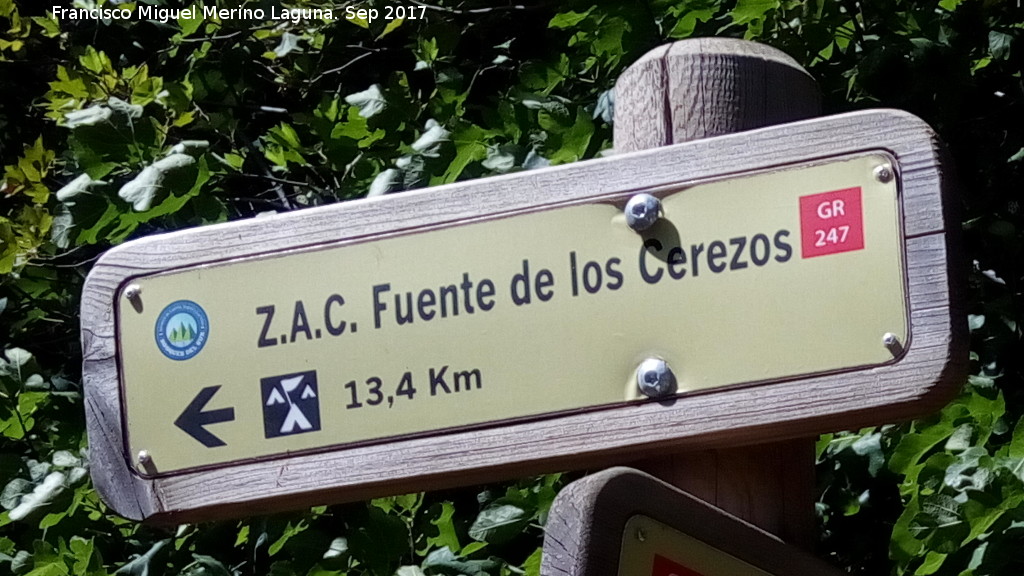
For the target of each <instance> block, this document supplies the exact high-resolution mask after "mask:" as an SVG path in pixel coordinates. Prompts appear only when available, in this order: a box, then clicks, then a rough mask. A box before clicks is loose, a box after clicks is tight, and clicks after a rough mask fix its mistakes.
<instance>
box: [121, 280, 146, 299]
mask: <svg viewBox="0 0 1024 576" xmlns="http://www.w3.org/2000/svg"><path fill="white" fill-rule="evenodd" d="M140 296H142V286H139V285H138V284H129V285H128V287H127V288H125V289H124V297H125V298H127V299H129V300H138V299H139V297H140Z"/></svg>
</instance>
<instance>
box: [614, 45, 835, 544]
mask: <svg viewBox="0 0 1024 576" xmlns="http://www.w3.org/2000/svg"><path fill="white" fill-rule="evenodd" d="M615 93H616V107H615V108H616V110H615V134H614V138H615V149H616V150H617V151H620V152H631V151H635V150H642V149H647V148H655V147H659V146H666V145H669V144H677V143H680V142H687V141H690V140H697V139H701V138H709V137H712V136H719V135H723V134H730V133H734V132H742V131H745V130H752V129H755V128H761V127H764V126H770V125H773V124H782V123H786V122H792V121H796V120H801V119H804V118H809V117H812V116H817V115H818V114H819V113H820V110H821V98H820V94H819V91H818V87H817V84H816V83H815V81H814V79H813V78H811V76H810V75H809V74H808V73H807V71H805V70H804V69H803V68H801V67H800V65H799V64H797V62H796V61H794V60H793V59H792V58H790V57H789V56H787V55H786V54H784V53H782V52H780V51H779V50H776V49H774V48H771V47H769V46H764V45H760V44H755V43H753V42H747V41H743V40H734V39H727V38H702V39H693V40H684V41H681V42H676V43H673V44H669V45H666V46H661V47H659V48H656V49H654V50H652V51H650V52H648V53H647V54H646V55H644V56H643V57H642V58H641V59H640V60H638V61H637V62H636V63H634V64H633V65H632V66H631V67H630V68H628V69H627V70H626V71H625V72H624V73H623V74H622V76H620V77H619V80H618V83H617V84H616V87H615ZM768 305H770V304H768ZM750 321H751V322H756V321H757V319H755V318H751V320H750ZM726 344H727V343H726ZM634 466H635V467H637V468H640V469H642V470H645V471H647V472H649V473H651V474H653V475H655V476H657V477H659V478H661V479H663V480H665V481H666V482H669V483H671V484H673V485H675V486H677V487H679V488H681V489H683V490H686V491H687V492H690V493H691V494H693V495H695V496H697V497H699V498H701V499H703V500H704V501H706V502H710V503H712V504H715V505H716V506H718V507H719V508H722V509H724V510H726V511H728V512H730V513H732V514H734V515H736V516H738V517H740V518H743V519H744V520H747V521H749V522H751V523H752V524H755V525H757V526H759V527H761V528H763V529H764V530H766V531H768V532H771V533H773V534H775V535H777V536H779V537H780V538H782V539H783V540H786V541H787V542H790V543H792V544H796V545H798V546H802V547H805V548H810V547H813V544H814V541H815V537H814V533H815V520H814V439H813V438H799V439H795V440H790V441H786V442H776V443H771V444H764V445H760V446H751V447H744V448H735V449H726V450H708V451H703V452H688V453H679V454H671V455H666V456H663V457H659V458H657V459H652V460H645V461H642V462H638V463H635V464H634Z"/></svg>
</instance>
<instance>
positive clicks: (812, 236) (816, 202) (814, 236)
mask: <svg viewBox="0 0 1024 576" xmlns="http://www.w3.org/2000/svg"><path fill="white" fill-rule="evenodd" d="M800 238H801V247H802V249H803V251H802V255H803V257H804V258H813V257H815V256H825V255H827V254H838V253H840V252H852V251H854V250H861V249H863V248H864V211H863V209H862V208H861V189H860V187H857V188H845V189H843V190H834V191H832V192H823V193H821V194H811V195H810V196H801V197H800Z"/></svg>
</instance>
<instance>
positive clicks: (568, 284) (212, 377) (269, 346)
mask: <svg viewBox="0 0 1024 576" xmlns="http://www.w3.org/2000/svg"><path fill="white" fill-rule="evenodd" d="M945 174H946V171H944V170H943V168H942V165H941V147H940V146H939V145H938V143H937V142H936V140H935V138H934V135H933V134H932V133H931V132H930V130H929V129H928V128H927V126H925V125H924V124H923V123H922V122H921V121H920V120H918V119H916V118H914V117H912V116H910V115H908V114H905V113H900V112H894V111H875V112H863V113H856V114H848V115H843V116H835V117H831V118H821V119H815V120H810V121H806V122H799V123H794V124H787V125H785V126H780V127H775V128H766V129H762V130H755V131H751V132H745V133H742V134H736V135H731V136H723V137H718V138H711V139H707V140H700V141H695V142H691V143H686V144H681V145H676V146H670V147H665V148H661V149H654V150H650V151H643V152H636V153H630V154H623V155H616V156H613V157H611V158H605V159H600V160H594V161H589V162H580V163H576V164H572V165H567V166H559V167H553V168H546V169H542V170H536V171H526V172H523V173H520V174H510V175H506V176H501V177H496V178H489V179H484V180H479V181H471V182H465V183H459V184H453V185H450V186H441V187H438V188H434V189H430V190H422V191H414V192H408V193H403V194H396V195H394V196H388V197H384V198H374V199H369V200H364V201H356V202H346V203H342V204H337V205H333V206H322V207H318V208H312V209H309V210H302V211H297V212H292V213H288V214H280V215H275V216H270V217H266V218H255V219H251V220H247V221H241V222H232V223H227V224H221V225H215V226H207V227H200V228H195V229H191V230H184V231H180V232H174V233H170V234H165V235H160V236H151V237H148V238H141V239H138V240H135V241H132V242H129V243H126V244H124V245H121V246H118V247H116V248H114V249H112V250H110V251H109V252H108V253H107V254H105V255H104V256H103V258H101V260H100V261H99V262H98V263H97V264H96V266H94V267H93V269H92V271H91V272H90V274H89V277H88V279H87V280H86V283H85V287H84V289H83V293H82V343H83V354H84V359H85V362H84V366H83V379H84V383H85V384H84V387H83V388H84V391H85V405H86V409H87V412H88V413H87V417H88V426H89V442H90V455H91V458H92V464H93V465H92V474H93V479H94V482H95V485H96V486H97V488H98V489H99V491H100V493H101V494H102V495H103V497H104V498H105V499H106V500H107V502H108V503H110V504H111V506H112V507H113V508H114V509H115V510H116V511H118V512H119V513H121V514H123V515H125V516H127V517H130V518H143V519H153V520H154V521H157V522H168V523H178V522H191V521H198V520H203V519H207V518H215V517H224V516H237V515H240V514H245V513H247V512H248V511H249V510H250V509H251V507H252V506H257V505H258V506H260V509H261V510H262V511H264V512H267V511H271V510H281V509H288V508H292V507H301V506H307V505H312V504H317V503H324V502H329V501H338V500H347V499H362V498H369V497H375V496H380V495H385V494H395V493H404V492H410V491H420V490H424V489H433V488H441V487H450V486H454V485H458V484H462V483H469V482H482V481H488V480H495V479H499V478H501V477H503V476H508V475H523V474H529V473H534V472H542V471H553V470H563V469H566V468H569V467H580V466H587V465H591V464H597V463H607V462H608V461H609V459H612V458H615V457H617V456H621V457H631V458H634V457H638V456H641V455H643V454H645V453H650V452H652V451H654V450H658V449H663V448H665V447H668V446H672V447H680V448H685V447H700V446H706V445H708V443H711V444H713V445H714V446H716V447H722V446H728V445H733V446H735V445H741V444H744V443H750V442H755V441H756V442H767V441H771V440H775V439H782V438H792V437H798V436H801V435H810V434H815V433H819V432H824V431H832V430H839V429H848V428H856V427H860V426H866V425H871V424H877V423H884V422H892V421H895V420H897V419H900V418H906V417H910V416H915V415H918V414H922V413H924V412H927V411H929V410H932V409H935V408H937V407H938V406H940V405H941V404H943V403H944V402H945V400H946V399H947V398H949V397H950V395H951V394H952V393H953V392H954V391H955V390H956V389H957V387H958V385H959V383H960V381H961V379H962V377H963V375H964V374H965V370H966V362H967V355H966V348H965V342H966V325H965V322H964V321H963V320H964V318H966V316H965V315H964V314H963V313H962V310H961V309H960V308H959V306H960V302H959V301H958V300H957V299H956V298H955V296H956V295H957V294H959V293H961V291H960V289H959V287H958V286H957V279H958V278H957V277H956V275H954V274H950V273H949V271H948V270H949V267H950V263H951V262H956V261H958V260H957V256H956V253H955V250H956V245H955V242H954V241H953V239H952V237H951V236H952V235H955V228H954V231H953V233H952V234H951V233H950V232H947V229H948V227H947V224H946V222H956V221H957V220H956V219H955V216H954V215H952V214H950V213H949V210H948V209H947V208H946V206H949V205H950V201H949V198H948V197H947V196H948V194H949V187H948V185H947V183H946V176H945ZM641 194H647V195H650V196H654V197H657V198H659V199H660V201H661V209H660V219H658V221H657V222H656V223H655V224H654V225H653V227H651V228H649V229H647V230H645V231H643V232H637V231H635V230H634V229H633V228H631V227H630V226H629V225H628V224H627V222H626V215H625V213H624V209H625V207H626V205H627V203H628V202H629V201H630V200H631V199H633V198H637V197H638V195H641ZM637 199H638V200H645V201H647V202H648V203H650V204H654V202H651V199H650V198H648V197H646V196H640V197H639V198H637ZM641 205H642V206H645V205H647V204H641ZM633 214H635V213H633ZM633 214H631V218H632V216H633ZM666 366H667V368H666ZM638 367H643V370H638ZM647 367H652V368H650V370H648V368H647ZM638 372H640V374H639V375H640V376H643V378H639V379H638ZM670 373H671V374H673V375H674V379H672V378H668V377H667V375H668V374H670ZM647 376H654V380H653V381H651V380H648V379H647ZM638 380H639V381H638ZM669 384H670V385H669ZM640 386H643V387H644V388H643V391H644V393H646V394H651V395H652V396H653V398H649V397H647V396H645V395H643V394H642V393H641V392H640V391H639V390H640V388H639V387H640Z"/></svg>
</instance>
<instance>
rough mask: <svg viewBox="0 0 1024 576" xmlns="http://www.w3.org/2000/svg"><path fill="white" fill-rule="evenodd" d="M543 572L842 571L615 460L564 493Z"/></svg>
mask: <svg viewBox="0 0 1024 576" xmlns="http://www.w3.org/2000/svg"><path fill="white" fill-rule="evenodd" d="M541 573H542V574H564V575H565V576H607V575H609V574H618V576H673V575H674V576H839V575H840V574H842V572H840V571H839V570H837V569H835V568H833V567H831V566H829V565H828V564H826V563H825V562H823V561H821V560H819V559H817V558H815V557H813V556H811V555H809V554H808V553H806V552H804V551H803V550H801V549H799V548H796V547H794V546H790V545H788V544H786V543H784V542H782V541H781V540H779V539H778V538H776V537H775V536H773V535H771V534H769V533H767V532H765V531H763V530H761V529H759V528H757V527H756V526H753V525H751V524H748V523H746V522H744V521H743V520H740V519H738V518H736V517H734V516H732V515H730V514H728V513H726V512H724V511H722V510H720V509H718V508H716V507H715V506H712V505H711V504H708V503H706V502H703V501H701V500H699V499H697V498H695V497H693V496H691V495H689V494H687V493H686V492H683V491H681V490H679V489H677V488H675V487H673V486H670V485H668V484H666V483H664V482H662V481H660V480H658V479H656V478H654V477H653V476H649V475H647V474H644V473H642V472H638V471H636V470H632V469H629V468H612V469H609V470H606V471H604V472H600V473H598V474H594V475H592V476H588V477H586V478H584V479H582V480H579V481H577V482H574V483H572V484H570V485H569V486H567V487H566V488H565V489H564V490H562V492H560V493H559V495H558V497H557V498H556V500H555V503H554V504H553V505H552V508H551V512H550V513H549V515H548V523H547V526H546V527H545V536H544V552H543V556H542V565H541Z"/></svg>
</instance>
